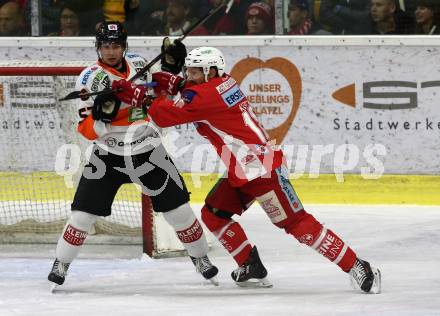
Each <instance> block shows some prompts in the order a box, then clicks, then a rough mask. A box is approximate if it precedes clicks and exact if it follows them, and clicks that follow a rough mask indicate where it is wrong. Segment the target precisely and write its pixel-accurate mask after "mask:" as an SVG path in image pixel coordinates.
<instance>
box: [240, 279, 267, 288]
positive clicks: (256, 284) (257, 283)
mask: <svg viewBox="0 0 440 316" xmlns="http://www.w3.org/2000/svg"><path fill="white" fill-rule="evenodd" d="M235 284H237V285H238V286H240V287H245V288H270V287H272V286H273V284H272V283H271V282H270V281H269V280H268V279H267V278H262V279H249V280H247V281H243V282H238V281H235Z"/></svg>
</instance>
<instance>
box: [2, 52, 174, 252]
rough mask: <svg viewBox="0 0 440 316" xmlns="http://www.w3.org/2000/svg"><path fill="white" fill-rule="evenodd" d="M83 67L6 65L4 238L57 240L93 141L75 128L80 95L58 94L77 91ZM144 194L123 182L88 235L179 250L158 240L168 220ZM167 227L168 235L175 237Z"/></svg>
mask: <svg viewBox="0 0 440 316" xmlns="http://www.w3.org/2000/svg"><path fill="white" fill-rule="evenodd" d="M85 66H86V64H84V63H70V64H69V65H67V63H64V62H63V63H59V64H55V63H52V62H51V63H44V62H37V61H34V62H32V63H29V62H27V64H25V63H23V62H21V61H20V62H8V63H7V64H0V133H1V137H0V238H1V240H0V242H1V241H3V242H36V241H42V242H55V241H56V239H57V238H58V236H59V234H60V232H61V230H62V229H63V227H64V225H65V222H66V219H67V218H68V217H69V215H70V204H71V202H72V199H73V195H74V192H75V186H76V184H77V181H78V180H79V177H80V175H81V172H82V167H83V165H84V161H85V153H86V148H87V147H88V146H90V143H88V142H87V141H85V140H84V139H83V138H82V137H81V136H80V135H79V134H78V133H77V132H76V125H77V105H76V102H78V101H77V100H71V101H65V102H59V101H58V100H59V99H60V98H61V97H64V96H65V95H67V94H68V93H69V92H71V91H73V90H74V87H75V81H76V78H77V76H78V75H79V73H80V72H81V71H82V69H83V68H84V67H85ZM66 144H68V145H67V147H66ZM63 146H64V147H63ZM60 148H61V149H63V150H60ZM78 149H79V151H78ZM78 152H80V154H81V159H80V160H79V162H80V163H79V164H77V165H75V164H74V162H75V159H74V158H75V157H76V156H75V157H74V155H77V154H78ZM57 155H58V160H57ZM75 167H76V168H75ZM56 171H57V172H56ZM141 196H142V194H141V192H140V190H138V188H136V187H135V186H134V185H124V186H123V187H122V188H121V189H120V190H119V192H118V194H117V196H116V199H115V202H114V204H113V207H112V215H111V216H109V217H106V218H99V220H98V222H97V224H96V225H95V227H94V231H93V232H92V235H93V236H94V237H92V238H89V242H93V241H96V242H106V243H127V242H128V243H143V245H144V250H145V252H147V253H150V254H158V253H159V252H167V251H169V250H174V248H176V247H177V248H178V249H177V250H180V247H179V246H178V245H179V243H178V242H175V241H173V240H172V241H171V242H170V243H171V244H165V245H158V243H161V241H158V240H157V236H156V235H157V229H158V228H157V227H156V225H155V224H153V222H154V221H160V222H161V221H162V220H161V219H155V218H153V213H152V210H151V204H150V203H149V198H147V197H145V196H144V197H143V198H141ZM97 198H99V197H97ZM165 226H166V225H165ZM165 230H166V231H165V233H164V235H165V239H170V238H171V239H173V238H175V237H174V236H172V237H170V236H168V235H169V234H171V235H173V232H172V231H171V232H170V231H169V230H167V228H165ZM162 248H164V249H162Z"/></svg>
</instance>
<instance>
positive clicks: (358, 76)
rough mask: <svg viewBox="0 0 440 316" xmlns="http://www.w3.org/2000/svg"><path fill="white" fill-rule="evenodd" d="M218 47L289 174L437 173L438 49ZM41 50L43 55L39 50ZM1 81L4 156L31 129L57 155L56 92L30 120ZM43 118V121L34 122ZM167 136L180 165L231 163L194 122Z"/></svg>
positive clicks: (60, 52) (61, 53)
mask: <svg viewBox="0 0 440 316" xmlns="http://www.w3.org/2000/svg"><path fill="white" fill-rule="evenodd" d="M129 47H130V51H132V52H137V53H139V54H141V55H143V56H145V57H146V58H147V59H151V58H153V57H155V55H156V54H157V49H151V48H150V49H145V47H142V46H141V45H138V46H137V47H136V45H134V46H129ZM216 47H217V48H219V49H220V50H221V51H222V52H223V54H224V55H225V58H226V64H227V68H226V71H227V72H228V73H230V74H231V75H232V76H233V77H234V78H235V79H236V80H237V82H239V83H240V85H241V89H242V91H243V92H244V94H245V95H247V98H248V101H249V102H250V103H251V104H252V106H253V111H254V113H255V114H256V115H257V117H258V118H259V120H260V121H261V122H262V123H263V125H264V126H265V128H266V129H267V130H268V132H269V135H270V136H271V138H273V139H275V140H276V142H277V144H280V145H281V146H282V148H283V149H284V151H285V155H286V158H287V163H288V164H289V168H290V170H291V172H295V173H297V174H304V173H312V174H314V173H341V172H342V173H361V174H365V176H366V177H375V176H376V175H377V174H383V173H388V174H438V173H439V172H440V162H439V159H437V155H438V152H439V151H440V140H439V139H440V138H439V135H440V107H439V101H440V100H439V88H440V69H438V68H437V67H436V65H437V64H438V58H439V54H440V49H439V48H438V47H425V46H395V45H393V46H387V45H384V46H373V45H364V46H362V45H359V46H321V45H317V46H312V45H310V46H294V45H291V46H286V45H282V46H277V45H276V41H274V43H273V44H272V45H264V46H248V45H244V46H227V45H225V43H224V42H223V43H222V44H219V45H216ZM191 48H193V46H191V45H189V46H188V49H189V50H190V49H191ZM23 49H24V50H26V49H27V48H23ZM28 49H29V50H31V49H32V48H28ZM79 50H80V51H81V52H87V54H85V53H84V54H83V55H82V56H83V57H84V59H86V60H93V59H94V58H95V57H94V56H95V55H94V54H95V52H94V49H93V48H92V47H89V48H87V49H84V48H75V49H74V48H65V49H62V48H60V47H57V48H56V49H55V48H47V49H46V50H45V51H44V55H45V56H46V60H48V59H47V56H49V59H50V58H51V57H50V56H52V58H53V59H54V60H59V59H60V58H62V59H65V58H68V59H69V60H78V56H79V55H78V51H79ZM41 55H43V54H42V53H41ZM34 56H35V57H34V58H36V59H38V58H39V57H43V56H39V52H36V53H35V54H34ZM1 84H2V86H1V88H0V92H1V93H0V94H1V97H0V123H1V124H2V125H1V126H0V127H1V129H0V131H1V138H2V141H1V146H2V151H1V152H0V162H1V164H2V165H3V166H4V165H5V163H7V162H8V161H9V160H10V159H12V158H11V157H12V156H14V157H17V155H18V154H17V153H16V152H15V151H14V150H12V149H10V148H11V147H12V145H13V143H14V142H15V143H17V142H21V141H25V139H26V138H28V137H29V135H31V134H32V137H34V138H50V139H52V140H55V141H53V142H51V144H52V145H53V148H50V149H49V150H48V156H49V157H50V156H51V155H52V156H51V157H52V158H53V159H54V157H55V156H56V148H55V147H57V146H59V145H60V143H62V142H63V140H61V138H62V137H61V136H60V135H59V134H58V133H57V132H56V130H57V129H59V126H60V124H61V123H60V122H59V120H60V116H59V115H58V114H55V112H52V110H51V109H50V106H49V104H53V102H55V100H54V99H53V98H46V101H44V102H46V103H45V104H46V105H42V106H40V107H39V108H38V107H33V108H32V109H29V108H28V109H26V116H27V117H31V118H32V120H31V119H28V121H29V122H27V121H26V120H23V119H22V118H21V117H22V116H23V115H24V114H23V113H22V111H25V109H24V108H23V107H21V108H20V107H17V106H16V105H14V104H15V103H17V101H16V100H15V101H14V100H12V99H11V98H10V97H9V94H8V91H11V89H13V88H14V86H13V84H14V83H11V82H7V81H6V82H5V81H3V82H2V83H1ZM48 85H49V86H50V85H51V84H50V83H49V84H48ZM47 89H49V90H50V89H51V88H50V87H47V86H45V87H35V93H41V91H46V90H47ZM54 89H55V88H54ZM66 92H70V90H68V91H66ZM34 99H35V97H34ZM14 102H15V103H14ZM26 102H30V103H32V102H35V101H32V100H27V101H26ZM41 119H44V126H41V128H38V129H36V128H34V125H35V124H37V123H36V122H39V121H40V120H41ZM14 124H16V125H18V124H19V125H20V127H19V128H14ZM38 124H39V123H38ZM38 124H37V125H38ZM51 124H52V125H51ZM51 126H52V127H51ZM165 143H166V145H167V147H168V149H169V151H170V152H171V154H172V155H173V156H174V160H175V162H176V164H177V165H178V167H179V168H180V169H181V170H183V171H191V172H207V173H211V172H221V171H222V170H224V169H223V168H222V166H221V163H219V161H218V159H217V156H216V154H215V152H214V151H213V149H212V148H211V147H210V146H209V145H208V144H207V143H206V141H205V140H204V139H203V138H202V137H201V136H199V135H198V134H197V132H196V131H195V128H194V127H193V125H192V124H187V125H181V126H178V127H176V128H170V129H168V131H167V133H166V138H165ZM27 146H29V147H28V150H29V151H30V152H32V150H33V147H34V146H35V147H39V146H40V145H39V144H38V142H37V141H32V142H28V145H27ZM51 151H54V152H53V153H52V154H51V153H50V152H51ZM16 159H17V158H16ZM19 159H21V160H20V163H22V164H23V165H26V164H28V163H29V164H31V163H32V161H31V160H32V159H30V158H29V157H20V158H19ZM53 159H52V160H51V159H43V160H44V161H45V164H46V166H44V168H49V169H50V168H52V169H53ZM51 166H52V167H51Z"/></svg>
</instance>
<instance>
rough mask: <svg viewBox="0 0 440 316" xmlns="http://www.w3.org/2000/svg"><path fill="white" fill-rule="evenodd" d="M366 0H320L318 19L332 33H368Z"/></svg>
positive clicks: (369, 24)
mask: <svg viewBox="0 0 440 316" xmlns="http://www.w3.org/2000/svg"><path fill="white" fill-rule="evenodd" d="M368 2H369V1H368V0H321V7H320V13H319V15H320V16H319V18H320V19H319V21H320V22H321V23H322V24H323V25H324V26H328V27H329V29H330V32H332V33H333V34H348V35H353V34H369V33H370V31H371V23H370V18H369V14H370V11H369V6H368Z"/></svg>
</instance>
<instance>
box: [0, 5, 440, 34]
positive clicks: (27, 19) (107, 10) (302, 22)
mask: <svg viewBox="0 0 440 316" xmlns="http://www.w3.org/2000/svg"><path fill="white" fill-rule="evenodd" d="M223 1H224V0H199V1H195V0H64V1H63V0H39V6H38V10H37V12H38V18H37V19H35V18H32V17H31V16H32V14H34V12H35V8H31V0H9V1H4V0H0V36H27V35H41V36H91V35H94V33H95V30H96V27H97V25H99V23H100V22H101V21H104V20H106V21H110V20H118V21H120V22H123V23H124V24H125V26H126V28H127V30H128V32H129V34H130V35H140V36H156V35H157V36H161V35H181V34H182V32H184V31H185V30H186V29H187V28H188V27H189V26H190V25H191V24H192V23H193V22H194V21H195V20H197V19H198V18H200V17H202V16H204V15H205V14H206V13H207V12H209V11H210V10H212V9H213V8H216V7H217V6H220V5H222V3H223ZM34 5H35V4H34ZM277 5H279V6H280V7H281V8H282V9H281V11H279V10H278V11H277V12H282V13H281V14H280V13H278V14H279V15H278V16H277V15H276V14H274V11H276V10H274V6H277ZM35 21H37V22H35ZM33 23H38V24H39V26H40V27H39V28H38V34H35V32H31V30H32V24H33ZM277 25H278V27H276V26H277ZM34 29H35V28H34ZM243 34H247V35H270V34H272V35H273V34H276V35H282V34H285V35H315V34H316V35H331V34H334V35H340V34H346V35H361V34H385V35H386V34H394V35H399V34H403V35H404V34H425V35H434V34H440V0H284V1H278V2H277V0H268V1H252V0H235V1H234V4H233V6H232V9H231V11H230V12H229V13H228V14H227V15H225V14H224V12H223V11H219V12H218V14H216V15H215V16H213V17H212V18H211V19H209V20H208V21H207V22H206V23H205V24H204V25H202V26H200V27H199V28H197V29H196V30H194V31H193V32H192V33H191V35H193V36H194V35H195V36H196V35H243Z"/></svg>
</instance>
